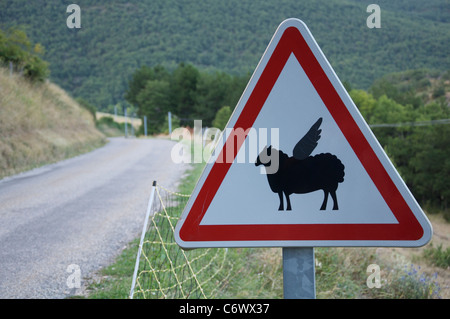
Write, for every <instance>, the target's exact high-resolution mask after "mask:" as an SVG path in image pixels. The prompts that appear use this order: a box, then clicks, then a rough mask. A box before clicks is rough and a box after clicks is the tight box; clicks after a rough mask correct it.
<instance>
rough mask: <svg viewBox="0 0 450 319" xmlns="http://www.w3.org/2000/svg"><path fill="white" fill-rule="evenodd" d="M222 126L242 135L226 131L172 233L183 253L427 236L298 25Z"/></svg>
mask: <svg viewBox="0 0 450 319" xmlns="http://www.w3.org/2000/svg"><path fill="white" fill-rule="evenodd" d="M227 130H228V132H230V131H231V132H232V133H233V134H234V133H235V132H240V134H238V137H236V136H235V135H233V134H228V135H226V134H225V135H224V136H225V139H224V143H222V144H219V145H218V146H217V148H216V150H215V152H214V155H215V157H214V159H215V160H213V161H210V162H209V163H208V164H207V165H206V167H205V169H204V171H203V174H202V176H201V177H200V179H199V181H198V183H197V185H196V187H195V189H194V191H193V193H192V196H191V198H190V200H189V202H188V203H187V205H186V207H185V209H184V211H183V214H182V216H181V218H180V220H179V222H178V224H177V227H176V231H175V239H176V242H177V243H178V244H179V245H180V246H181V247H183V248H197V247H289V246H290V247H300V246H306V247H315V246H411V247H412V246H422V245H424V244H426V243H427V242H428V241H429V240H430V239H431V236H432V228H431V224H430V222H429V221H428V219H427V218H426V216H425V214H424V213H423V211H422V210H421V208H420V206H419V205H418V204H417V202H416V200H415V199H414V197H413V196H412V194H411V192H410V191H409V190H408V188H407V186H406V185H405V183H404V182H403V180H402V179H401V177H400V176H399V174H398V173H397V171H396V170H395V168H394V166H393V165H392V163H391V162H390V160H389V158H388V157H387V155H386V154H385V152H384V151H383V148H382V147H381V146H380V144H379V143H378V141H377V140H376V138H375V136H374V135H373V133H372V132H371V130H370V129H369V127H368V125H367V124H366V122H365V121H364V119H363V117H362V116H361V114H360V113H359V111H358V109H357V107H356V106H355V104H354V103H353V101H352V100H351V98H350V97H349V95H348V94H347V92H346V90H345V89H344V87H343V85H342V84H341V82H340V81H339V79H338V77H337V76H336V74H335V73H334V71H333V69H332V68H331V66H330V64H329V63H328V61H327V59H326V58H325V56H324V55H323V53H322V51H321V50H320V48H319V46H318V45H317V43H316V42H315V40H314V38H313V37H312V35H311V33H310V32H309V30H308V28H307V27H306V25H305V24H304V23H303V22H302V21H300V20H297V19H288V20H285V21H284V22H283V23H282V24H281V25H280V26H279V27H278V29H277V31H276V33H275V35H274V36H273V38H272V40H271V42H270V44H269V46H268V47H267V49H266V51H265V53H264V55H263V57H262V58H261V61H260V62H259V64H258V66H257V68H256V70H255V72H254V74H253V76H252V78H251V79H250V81H249V83H248V85H247V88H246V89H245V91H244V93H243V95H242V97H241V99H240V101H239V102H238V104H237V106H236V108H235V111H234V113H233V115H232V116H231V118H230V121H229V123H228V125H227ZM302 137H304V138H302ZM269 142H270V143H269ZM255 145H256V146H257V147H258V150H257V152H254V149H255V148H254V147H255ZM243 159H244V160H243ZM258 164H261V165H259V167H257V165H258ZM272 165H273V167H272ZM271 169H272V170H273V171H271Z"/></svg>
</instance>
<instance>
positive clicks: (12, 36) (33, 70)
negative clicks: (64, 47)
mask: <svg viewBox="0 0 450 319" xmlns="http://www.w3.org/2000/svg"><path fill="white" fill-rule="evenodd" d="M43 53H44V48H43V47H42V45H40V44H39V43H37V44H35V45H33V44H32V43H31V42H30V40H29V39H28V37H27V35H26V33H25V32H24V31H23V30H20V29H15V28H11V29H9V30H8V31H6V32H4V31H2V30H0V63H1V64H9V63H10V62H11V63H12V64H13V68H14V69H15V70H16V71H19V72H21V73H22V74H23V75H24V76H25V77H27V78H28V79H30V80H31V81H36V82H42V81H44V80H45V79H46V78H47V77H48V75H49V69H48V63H47V62H45V61H44V60H42V59H41V58H40V56H41V55H43Z"/></svg>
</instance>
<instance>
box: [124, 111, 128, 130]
mask: <svg viewBox="0 0 450 319" xmlns="http://www.w3.org/2000/svg"><path fill="white" fill-rule="evenodd" d="M124 115H125V137H128V124H127V122H128V119H127V108H126V107H125V110H124Z"/></svg>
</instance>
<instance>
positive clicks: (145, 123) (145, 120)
mask: <svg viewBox="0 0 450 319" xmlns="http://www.w3.org/2000/svg"><path fill="white" fill-rule="evenodd" d="M144 133H145V136H147V116H146V115H144Z"/></svg>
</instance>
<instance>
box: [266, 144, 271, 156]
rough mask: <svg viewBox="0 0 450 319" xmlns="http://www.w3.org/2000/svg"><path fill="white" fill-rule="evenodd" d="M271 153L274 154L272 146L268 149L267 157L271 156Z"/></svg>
mask: <svg viewBox="0 0 450 319" xmlns="http://www.w3.org/2000/svg"><path fill="white" fill-rule="evenodd" d="M271 153H272V145H270V146H269V147H268V148H267V155H268V156H270V154H271Z"/></svg>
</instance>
